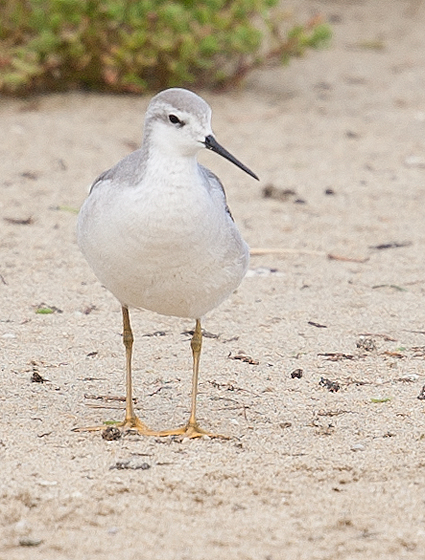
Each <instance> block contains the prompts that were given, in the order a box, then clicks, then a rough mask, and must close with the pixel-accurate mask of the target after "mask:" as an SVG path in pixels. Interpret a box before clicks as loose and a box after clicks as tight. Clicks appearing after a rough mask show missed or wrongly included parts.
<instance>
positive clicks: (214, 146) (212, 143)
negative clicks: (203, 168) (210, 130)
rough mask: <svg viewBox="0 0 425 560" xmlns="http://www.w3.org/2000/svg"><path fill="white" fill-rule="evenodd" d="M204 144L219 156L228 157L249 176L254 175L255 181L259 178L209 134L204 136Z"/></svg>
mask: <svg viewBox="0 0 425 560" xmlns="http://www.w3.org/2000/svg"><path fill="white" fill-rule="evenodd" d="M204 144H205V147H206V148H207V150H212V151H213V152H215V153H216V154H219V155H220V156H223V157H224V158H226V159H228V160H229V161H231V162H232V163H234V164H235V165H237V166H238V167H239V168H240V169H242V170H243V171H245V173H248V175H251V177H254V179H257V181H259V180H260V179H259V178H258V177H257V175H256V174H255V173H253V172H252V171H251V170H250V169H248V167H246V165H244V164H243V163H241V162H240V161H239V160H237V159H236V158H235V157H234V156H232V154H231V153H229V152H228V151H227V150H225V149H224V148H223V146H220V144H219V143H218V142H217V140H216V139H215V138H214V136H212V135H211V134H210V135H209V136H206V137H205V142H204Z"/></svg>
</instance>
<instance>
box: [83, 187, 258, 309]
mask: <svg viewBox="0 0 425 560" xmlns="http://www.w3.org/2000/svg"><path fill="white" fill-rule="evenodd" d="M106 190H108V191H109V192H106ZM122 192H123V191H122ZM122 192H120V191H119V190H117V189H112V187H111V186H110V185H108V184H105V185H100V186H99V188H98V189H95V190H94V192H93V193H92V194H91V195H90V196H89V198H88V199H87V200H86V202H85V203H84V205H83V207H82V209H81V212H80V216H79V224H78V242H79V245H80V247H81V250H82V252H83V254H84V255H85V257H86V259H87V261H88V262H89V264H90V266H91V267H92V269H93V270H94V272H95V274H96V276H97V277H98V278H99V280H100V281H101V282H102V283H103V284H104V285H105V286H106V287H107V288H108V289H109V290H110V291H111V292H112V293H113V294H114V295H115V296H116V297H117V299H118V300H119V301H120V302H121V304H123V305H127V306H130V307H142V308H144V309H149V310H152V311H156V312H157V313H161V314H164V315H175V316H179V317H190V318H194V319H197V318H200V317H202V316H203V315H204V314H205V313H207V312H208V311H210V310H212V309H213V308H215V307H216V306H217V305H219V304H220V303H221V302H222V301H223V300H224V299H226V298H227V297H228V296H229V295H230V294H231V293H232V292H233V291H234V290H235V289H236V288H237V287H238V286H239V284H240V282H241V280H242V278H243V277H244V275H245V272H246V269H247V267H248V259H249V250H248V246H247V245H246V243H245V242H244V241H243V240H242V238H241V236H240V234H239V232H238V230H237V228H236V226H235V224H234V222H233V221H232V220H231V218H230V216H229V215H228V214H227V213H226V212H225V210H224V203H223V202H222V201H221V200H220V199H219V197H218V194H219V193H215V194H214V193H212V195H211V196H205V193H204V192H202V191H199V192H198V194H197V193H196V192H194V193H190V197H187V196H186V194H187V193H182V192H178V191H174V192H172V193H164V194H163V195H160V194H158V192H155V191H152V192H148V193H143V196H141V194H140V192H138V191H137V190H136V189H134V190H133V191H130V192H129V190H128V189H126V191H125V196H122ZM170 197H171V198H170ZM105 200H107V201H108V202H107V203H106V204H105Z"/></svg>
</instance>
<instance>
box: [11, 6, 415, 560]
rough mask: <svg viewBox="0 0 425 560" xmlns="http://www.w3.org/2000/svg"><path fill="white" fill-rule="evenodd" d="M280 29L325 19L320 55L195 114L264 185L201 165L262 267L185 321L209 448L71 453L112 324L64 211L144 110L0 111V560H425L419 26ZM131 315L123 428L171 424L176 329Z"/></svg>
mask: <svg viewBox="0 0 425 560" xmlns="http://www.w3.org/2000/svg"><path fill="white" fill-rule="evenodd" d="M297 10H298V11H299V14H300V19H302V18H303V17H304V16H305V15H311V14H312V13H314V12H315V10H319V11H320V12H322V13H323V14H325V15H326V16H328V17H330V18H331V20H332V21H333V22H334V23H333V26H334V34H335V38H334V41H333V44H332V46H331V48H329V49H328V50H325V51H319V52H312V53H309V54H308V56H307V57H306V58H304V59H301V60H295V61H293V62H292V64H291V65H290V66H289V67H288V68H284V69H266V70H263V71H261V72H257V73H256V74H255V75H253V76H252V77H250V78H249V80H248V81H247V83H246V84H245V86H244V88H243V89H241V90H239V91H235V92H232V93H227V94H225V95H216V94H211V93H205V92H204V93H203V95H204V97H205V98H206V99H207V100H208V101H209V103H210V104H211V105H212V107H213V125H214V129H215V132H216V134H217V137H218V139H219V141H220V142H221V143H222V144H224V145H225V146H226V147H227V148H228V149H229V150H231V151H232V152H233V153H234V154H235V155H237V156H238V157H240V159H241V160H242V161H244V162H245V163H246V164H247V165H249V166H250V167H251V168H252V169H254V170H255V171H256V172H257V173H258V174H259V176H260V177H261V182H260V184H258V183H257V182H255V181H253V180H251V179H250V178H249V177H248V176H246V175H244V174H243V173H242V172H240V171H239V170H238V169H237V168H235V167H233V166H231V165H230V164H229V163H228V162H226V161H224V160H221V158H219V157H218V156H215V155H214V154H209V153H206V152H205V153H203V154H202V155H201V160H202V162H203V163H205V164H207V165H209V166H210V167H211V168H212V169H213V170H214V171H215V172H216V173H218V174H219V175H220V177H221V178H222V179H223V182H224V184H225V185H226V188H227V194H228V199H229V204H230V207H231V209H232V212H233V214H234V217H235V219H236V221H237V222H238V224H239V225H240V228H241V230H242V232H243V234H244V237H245V238H246V240H247V241H248V242H249V244H250V245H251V247H261V248H280V249H282V250H284V251H283V252H282V253H281V254H268V255H263V256H253V257H252V262H251V270H250V272H249V275H248V276H247V278H246V279H245V280H244V282H243V283H242V285H241V287H240V289H239V290H238V291H237V293H235V294H234V295H233V296H232V297H231V298H230V299H229V300H228V301H227V302H225V303H224V304H223V305H221V307H220V308H218V309H217V310H215V311H214V312H213V313H211V314H210V315H209V316H208V318H207V320H206V321H205V323H204V327H205V329H206V330H207V331H208V332H209V333H212V334H214V335H216V337H215V338H207V339H206V340H205V344H204V352H203V357H202V363H201V383H200V396H199V409H200V410H199V414H200V420H201V421H202V423H203V425H205V426H206V427H208V428H210V429H211V430H215V431H217V432H220V433H225V434H228V435H230V436H231V439H229V440H199V441H184V442H180V441H176V440H172V439H171V438H165V439H163V440H158V439H155V438H143V437H140V436H138V435H128V436H126V437H123V438H121V439H120V440H118V441H112V442H106V441H105V440H103V439H102V438H101V436H100V434H99V433H75V432H72V428H73V427H75V426H85V425H91V424H96V423H100V422H102V421H106V420H120V419H121V418H122V417H123V402H122V397H123V396H124V351H123V347H122V340H121V317H120V309H119V305H118V303H117V302H116V300H115V299H114V298H113V296H112V295H110V294H109V293H108V292H107V291H106V290H105V289H104V288H102V286H101V285H100V283H99V282H98V281H97V280H96V279H95V277H94V276H93V274H92V272H91V271H90V269H89V267H88V265H87V264H86V262H85V261H84V259H83V257H82V256H81V254H80V252H79V250H78V248H77V245H76V241H75V223H76V213H75V209H78V208H79V206H80V205H81V203H82V201H83V200H84V198H85V196H86V192H87V188H88V186H89V184H90V183H91V181H92V180H93V179H94V178H95V177H96V176H97V174H98V173H100V172H101V171H103V170H104V169H106V168H108V167H110V166H111V165H112V164H114V163H115V162H116V161H117V160H118V159H120V158H121V157H122V156H124V155H125V154H127V153H129V152H130V151H131V150H132V149H134V148H135V147H136V146H137V145H138V143H139V142H140V139H141V128H142V122H143V113H144V111H145V109H146V106H147V103H148V100H149V99H148V98H147V97H146V98H136V97H112V96H101V95H85V94H80V93H71V94H68V95H60V96H46V97H40V98H36V99H30V100H10V99H3V100H1V105H0V121H1V130H2V134H1V136H0V153H1V156H0V157H1V159H0V169H1V174H0V184H1V200H0V204H1V206H0V207H1V221H0V228H1V238H0V243H1V259H0V274H1V276H0V297H1V300H0V337H1V349H0V352H1V354H0V366H1V374H2V380H1V387H0V403H1V405H0V406H1V432H0V465H1V478H0V527H1V528H0V559H1V560H21V559H31V560H65V559H66V560H68V559H70V560H71V559H88V560H90V559H105V560H106V559H108V560H109V559H115V560H116V559H118V560H153V559H155V560H158V559H164V560H172V559H173V560H174V559H175V560H186V559H187V560H189V559H196V560H207V559H208V560H211V559H217V560H221V559H226V560H227V559H232V560H239V559H240V560H242V559H243V560H248V559H249V560H259V559H261V560H282V559H289V560H298V559H299V560H301V559H302V560H307V559H308V560H310V559H320V560H325V559H326V560H331V559H332V560H334V559H335V560H336V559H347V560H348V559H350V560H354V559H355V560H364V559H374V560H377V559H397V560H398V559H404V558H408V559H420V558H423V557H424V554H425V553H424V549H425V449H424V446H425V424H424V407H425V403H424V401H423V400H421V399H418V396H419V395H420V394H421V390H422V387H423V386H424V384H425V368H424V358H425V305H424V291H425V261H424V257H423V255H424V252H425V226H424V204H423V200H424V194H425V33H424V29H425V6H424V2H414V1H411V2H409V1H402V0H399V1H390V0H386V1H385V2H384V1H380V0H375V1H372V0H368V1H366V0H365V1H363V2H361V1H359V2H343V1H339V2H337V1H322V2H318V1H315V2H313V1H311V2H307V1H305V2H300V3H298V7H297ZM200 93H202V92H200ZM266 185H272V186H273V187H275V189H290V190H292V191H293V194H291V193H287V195H286V198H285V197H283V198H284V199H281V200H279V199H274V198H264V197H263V194H262V190H263V188H264V187H265V186H266ZM273 192H276V191H273ZM20 222H22V223H20ZM329 255H331V256H333V257H334V258H329ZM42 305H47V306H50V308H51V309H52V310H54V311H55V312H54V313H51V314H40V313H36V311H37V309H39V308H40V306H42ZM132 318H133V328H134V333H135V337H136V344H135V358H134V367H135V374H134V383H135V397H136V398H137V409H138V410H139V413H140V415H142V416H143V418H144V419H145V420H146V421H147V422H148V423H149V425H151V426H152V427H155V428H165V427H171V426H175V425H178V424H180V423H183V422H184V421H185V420H186V418H187V415H188V408H189V393H190V377H191V375H190V367H191V356H190V349H189V336H188V335H187V334H185V331H187V330H188V329H191V328H193V325H192V323H191V322H190V321H186V320H181V319H175V318H172V317H161V316H158V315H155V314H153V313H148V312H144V311H135V312H133V314H132ZM158 332H160V334H162V336H159V335H158ZM154 333H157V336H153V334H154ZM241 354H244V355H246V356H249V357H251V360H248V361H242V360H236V359H233V357H234V356H235V355H241ZM295 370H301V373H300V372H298V375H301V377H297V374H293V375H295V377H293V376H292V375H291V374H292V373H293V372H294V371H295ZM34 374H36V376H37V374H38V375H39V376H41V377H42V378H43V379H45V380H46V381H45V382H44V383H40V382H38V383H37V382H32V378H33V376H34Z"/></svg>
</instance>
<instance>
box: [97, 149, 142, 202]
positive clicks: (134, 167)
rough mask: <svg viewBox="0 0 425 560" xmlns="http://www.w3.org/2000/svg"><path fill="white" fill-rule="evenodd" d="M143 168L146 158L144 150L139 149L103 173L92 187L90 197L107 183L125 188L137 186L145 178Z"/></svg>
mask: <svg viewBox="0 0 425 560" xmlns="http://www.w3.org/2000/svg"><path fill="white" fill-rule="evenodd" d="M143 168H144V158H143V155H142V150H141V149H139V150H136V151H135V152H132V153H131V154H129V155H128V156H126V157H125V158H123V159H122V160H120V161H119V162H118V163H117V164H116V165H114V167H111V169H108V170H107V171H104V172H103V173H101V174H100V175H99V177H97V178H96V179H95V180H94V182H93V184H92V186H91V187H90V192H89V195H90V194H91V193H92V192H93V190H94V189H96V188H98V187H100V186H101V185H102V183H104V182H105V181H110V182H114V183H116V184H117V185H123V186H124V185H125V186H131V185H136V184H138V183H139V181H140V179H141V177H142V176H143Z"/></svg>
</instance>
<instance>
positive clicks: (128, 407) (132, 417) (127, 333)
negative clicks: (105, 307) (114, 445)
mask: <svg viewBox="0 0 425 560" xmlns="http://www.w3.org/2000/svg"><path fill="white" fill-rule="evenodd" d="M121 309H122V318H123V342H124V346H125V357H126V377H125V381H126V397H125V419H124V420H123V422H121V423H119V424H117V427H118V428H120V429H121V430H122V431H125V430H132V429H135V430H137V431H138V432H139V433H140V434H142V435H149V436H154V435H155V436H157V435H159V434H158V432H154V431H152V430H150V429H149V428H148V427H147V426H146V425H145V424H143V422H142V421H141V420H140V419H139V418H138V417H137V416H136V413H135V412H134V407H133V382H132V377H131V358H132V353H133V341H134V338H133V332H132V330H131V325H130V314H129V311H128V308H127V307H124V306H122V308H121ZM105 428H106V426H92V427H89V428H74V430H73V431H74V432H94V431H98V430H104V429H105Z"/></svg>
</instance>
